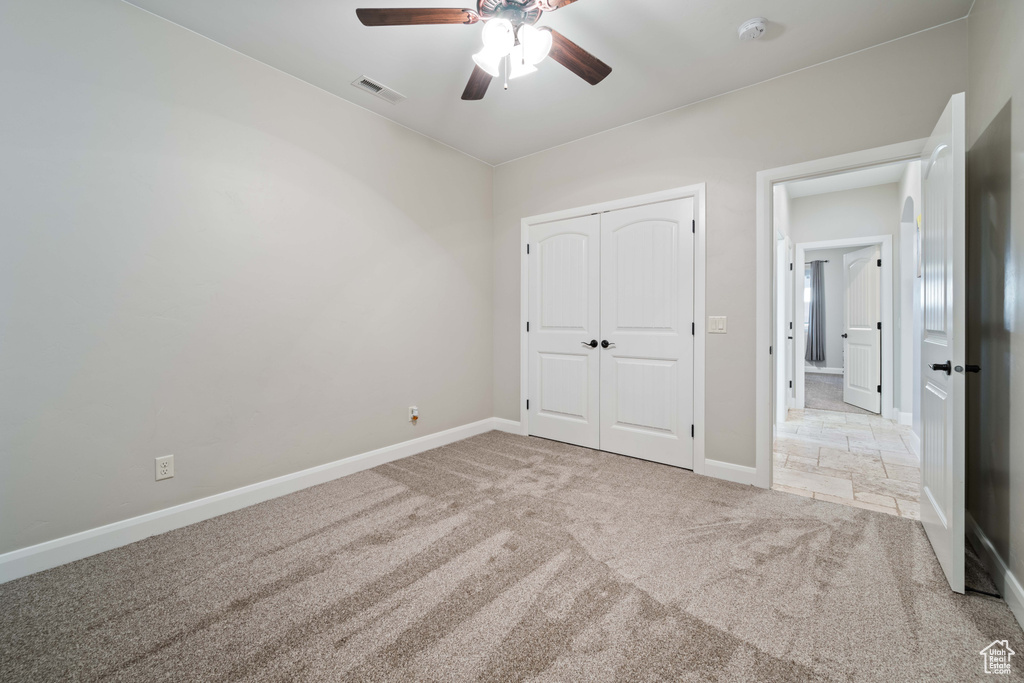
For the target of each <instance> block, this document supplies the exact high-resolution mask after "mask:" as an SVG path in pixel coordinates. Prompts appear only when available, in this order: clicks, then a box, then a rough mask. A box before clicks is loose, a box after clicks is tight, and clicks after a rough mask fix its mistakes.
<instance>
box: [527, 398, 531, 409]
mask: <svg viewBox="0 0 1024 683" xmlns="http://www.w3.org/2000/svg"><path fill="white" fill-rule="evenodd" d="M526 409H527V410H529V409H530V399H526Z"/></svg>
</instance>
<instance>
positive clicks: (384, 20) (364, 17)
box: [356, 7, 480, 26]
mask: <svg viewBox="0 0 1024 683" xmlns="http://www.w3.org/2000/svg"><path fill="white" fill-rule="evenodd" d="M356 16H357V17H359V21H361V22H363V25H364V26H415V25H423V24H475V23H476V22H478V21H479V20H480V17H479V16H477V13H476V12H474V11H472V10H468V9H455V8H434V9H431V8H424V7H414V8H409V9H387V8H384V9H357V10H356Z"/></svg>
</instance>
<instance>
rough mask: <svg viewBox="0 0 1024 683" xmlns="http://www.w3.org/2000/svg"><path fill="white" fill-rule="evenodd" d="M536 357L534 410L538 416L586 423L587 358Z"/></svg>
mask: <svg viewBox="0 0 1024 683" xmlns="http://www.w3.org/2000/svg"><path fill="white" fill-rule="evenodd" d="M539 358H540V394H539V395H540V401H539V404H538V405H537V409H538V410H539V411H540V413H542V414H547V415H558V416H561V417H567V418H570V419H572V418H575V419H579V420H583V421H586V420H587V419H588V418H589V417H590V390H591V387H590V364H591V362H590V358H589V357H588V356H587V355H586V354H572V355H570V354H564V353H562V354H556V353H541V354H539ZM594 360H595V362H596V360H597V359H596V358H595V359H594Z"/></svg>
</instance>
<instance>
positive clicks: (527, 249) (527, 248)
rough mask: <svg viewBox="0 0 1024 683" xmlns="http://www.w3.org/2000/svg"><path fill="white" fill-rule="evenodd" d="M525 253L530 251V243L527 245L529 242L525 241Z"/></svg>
mask: <svg viewBox="0 0 1024 683" xmlns="http://www.w3.org/2000/svg"><path fill="white" fill-rule="evenodd" d="M526 253H527V254H529V253H530V245H529V243H527V245H526Z"/></svg>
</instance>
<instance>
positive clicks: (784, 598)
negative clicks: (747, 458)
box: [0, 432, 1024, 682]
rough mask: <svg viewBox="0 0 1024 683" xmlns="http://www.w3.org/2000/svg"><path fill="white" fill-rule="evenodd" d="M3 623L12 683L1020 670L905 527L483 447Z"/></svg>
mask: <svg viewBox="0 0 1024 683" xmlns="http://www.w3.org/2000/svg"><path fill="white" fill-rule="evenodd" d="M0 606H2V609H0V680H3V681H72V680H75V681H92V680H119V681H155V680H167V681H235V680H244V681H290V680H308V681H363V680H367V681H369V680H390V681H403V682H408V681H420V680H425V681H462V680H482V681H518V680H537V681H613V680H619V681H658V680H663V681H708V680H728V681H804V680H835V681H840V680H841V681H850V680H854V681H887V682H888V681H905V680H928V681H964V680H972V679H979V680H980V679H984V678H985V676H984V674H983V673H982V671H983V670H982V658H981V656H980V655H979V654H978V653H979V651H980V650H981V649H982V648H983V647H985V646H986V645H988V644H989V643H991V642H992V641H993V640H996V639H997V638H998V639H1004V638H1005V639H1009V641H1010V645H1011V646H1012V647H1013V648H1014V649H1015V650H1016V651H1017V652H1024V640H1022V637H1024V634H1022V633H1021V630H1020V628H1019V627H1018V626H1017V624H1016V623H1015V622H1014V620H1013V617H1012V615H1011V614H1010V612H1009V610H1008V609H1007V607H1006V605H1005V604H1004V603H1002V602H1001V601H999V600H996V599H992V598H987V597H984V596H978V595H967V596H958V595H955V594H953V593H951V592H950V591H949V589H948V588H947V587H946V582H945V580H944V579H943V577H942V573H941V571H940V570H939V567H938V565H937V564H936V562H935V559H934V557H933V555H932V553H931V550H930V549H929V547H928V542H927V540H926V539H925V536H924V533H923V531H922V528H921V526H920V525H919V524H918V523H917V522H914V521H911V520H907V519H901V518H898V517H894V516H892V515H886V514H880V513H875V512H870V511H866V510H857V509H854V508H849V507H845V506H841V505H833V504H831V503H826V502H821V501H814V500H809V499H805V498H801V497H798V496H792V495H788V494H785V493H777V492H773V491H765V490H761V489H756V488H752V487H749V486H741V485H738V484H731V483H728V482H723V481H718V480H715V479H710V478H705V477H700V476H696V475H694V474H691V473H689V472H685V471H682V470H677V469H672V468H668V467H664V466H661V465H655V464H651V463H646V462H642V461H639V460H631V459H629V458H624V457H620V456H615V455H609V454H605V453H600V452H595V451H591V450H587V449H584V448H577V447H573V446H567V445H563V444H559V443H554V442H550V441H544V440H540V439H533V438H526V437H519V436H511V435H508V434H501V433H497V432H492V433H489V434H485V435H482V436H479V437H475V438H473V439H469V440H467V441H462V442H459V443H456V444H453V445H451V446H447V447H444V448H440V449H437V450H434V451H430V452H428V453H424V454H421V455H418V456H414V457H411V458H407V459H405V460H401V461H398V462H395V463H393V464H390V465H386V466H383V467H379V468H377V469H375V470H371V471H367V472H363V473H360V474H357V475H354V476H351V477H347V478H344V479H340V480H338V481H335V482H332V483H328V484H324V485H322V486H318V487H316V488H312V489H308V490H305V491H301V492H299V493H295V494H292V495H290V496H286V497H284V498H279V499H277V500H273V501H269V502H266V503H263V504H260V505H257V506H254V507H251V508H247V509H245V510H241V511H239V512H236V513H232V514H229V515H225V516H223V517H219V518H217V519H213V520H209V521H207V522H203V523H201V524H197V525H194V526H191V527H188V528H185V529H180V530H177V531H174V532H171V533H168V534H164V535H162V536H158V537H154V538H151V539H148V540H145V541H142V542H139V543H136V544H134V545H131V546H128V547H125V548H121V549H118V550H113V551H110V552H107V553H104V554H102V555H98V556H95V557H91V558H88V559H85V560H82V561H79V562H76V563H74V564H70V565H67V566H64V567H59V568H57V569H54V570H51V571H48V572H43V573H41V574H37V575H34V576H30V577H27V578H24V579H21V580H18V581H14V582H11V583H8V584H5V585H2V586H0ZM1022 656H1024V655H1022ZM1014 669H1015V672H1020V671H1021V670H1022V669H1024V664H1018V663H1017V662H1015V663H1014ZM1015 678H1016V680H1020V679H1021V677H1020V676H1019V674H1018V675H1016V677H1015ZM1004 680H1005V679H1004Z"/></svg>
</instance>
